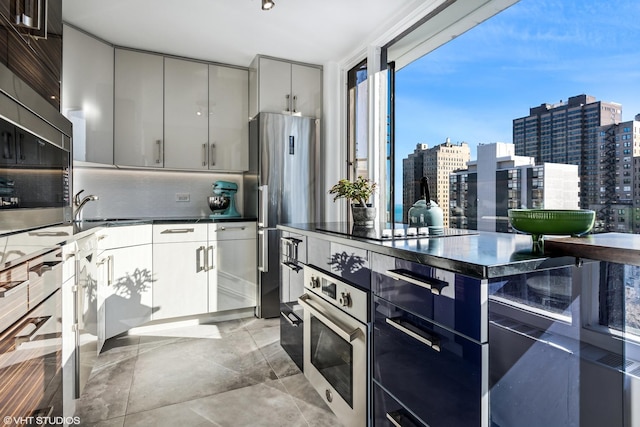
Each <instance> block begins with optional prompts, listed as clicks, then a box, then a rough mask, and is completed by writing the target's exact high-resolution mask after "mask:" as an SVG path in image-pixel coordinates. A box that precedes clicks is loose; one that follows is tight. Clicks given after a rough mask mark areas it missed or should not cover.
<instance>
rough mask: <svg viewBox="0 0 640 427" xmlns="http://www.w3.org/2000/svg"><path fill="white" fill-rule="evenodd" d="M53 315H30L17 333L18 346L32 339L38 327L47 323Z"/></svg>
mask: <svg viewBox="0 0 640 427" xmlns="http://www.w3.org/2000/svg"><path fill="white" fill-rule="evenodd" d="M50 318H51V316H42V317H29V318H28V319H26V320H25V321H24V324H23V325H22V329H20V331H18V333H17V334H16V335H15V345H16V347H17V346H19V345H20V344H22V343H23V342H27V341H31V340H32V339H33V337H34V336H35V334H36V332H38V329H40V328H41V327H42V326H44V324H45V323H47V320H49V319H50Z"/></svg>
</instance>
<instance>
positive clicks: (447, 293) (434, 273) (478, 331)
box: [371, 253, 487, 342]
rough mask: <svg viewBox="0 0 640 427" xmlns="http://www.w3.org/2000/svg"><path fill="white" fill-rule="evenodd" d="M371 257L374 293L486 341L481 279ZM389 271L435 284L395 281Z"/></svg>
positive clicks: (376, 255)
mask: <svg viewBox="0 0 640 427" xmlns="http://www.w3.org/2000/svg"><path fill="white" fill-rule="evenodd" d="M371 258H372V260H371V264H372V273H371V287H372V291H373V293H374V294H376V295H378V296H380V297H382V298H384V299H386V300H387V301H390V302H392V303H394V304H396V305H398V306H400V307H402V308H405V309H406V310H408V311H411V312H413V313H415V314H418V315H420V316H422V317H425V318H427V319H430V320H433V321H434V322H435V323H438V324H440V325H443V326H446V327H447V328H450V329H453V330H455V331H456V332H459V333H461V334H463V335H466V336H468V337H471V338H473V339H475V340H478V341H480V342H486V341H487V337H486V328H483V317H482V313H483V310H486V306H484V307H483V303H484V304H486V288H487V285H486V284H482V282H481V281H480V280H478V279H474V278H471V277H467V276H462V275H460V274H455V273H451V272H447V271H443V270H439V269H435V268H433V267H429V266H426V265H423V264H417V263H413V262H410V261H405V260H402V259H398V258H392V257H388V256H385V255H380V254H376V253H374V254H372V256H371ZM388 271H391V272H392V273H391V274H394V273H393V272H397V274H398V275H400V276H412V277H413V278H414V279H416V280H417V281H429V282H432V289H431V290H429V289H426V288H424V287H421V286H419V285H416V284H414V283H411V282H409V281H406V280H403V279H398V280H396V279H395V278H394V277H390V276H389V273H387V272H388ZM396 277H398V276H396ZM436 277H437V279H436ZM483 294H485V296H483Z"/></svg>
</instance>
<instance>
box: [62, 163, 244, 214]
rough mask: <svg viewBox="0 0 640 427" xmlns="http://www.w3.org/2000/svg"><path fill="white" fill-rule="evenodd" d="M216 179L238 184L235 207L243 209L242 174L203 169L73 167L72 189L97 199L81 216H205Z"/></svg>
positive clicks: (85, 208)
mask: <svg viewBox="0 0 640 427" xmlns="http://www.w3.org/2000/svg"><path fill="white" fill-rule="evenodd" d="M217 180H225V181H232V182H235V183H236V184H238V190H239V191H238V193H237V195H236V207H237V209H238V211H239V212H240V214H243V210H242V175H240V174H220V173H218V174H215V173H204V172H172V171H166V170H159V171H154V170H150V171H146V170H142V171H141V170H128V169H116V168H90V167H74V169H73V191H74V193H77V192H78V191H80V190H82V189H84V190H85V191H84V192H83V193H82V195H81V196H82V197H84V196H87V195H89V194H94V195H96V196H98V197H99V200H96V201H93V202H89V203H88V204H87V205H86V206H85V207H84V208H83V217H84V219H91V218H148V217H156V218H157V217H162V218H171V217H183V218H191V217H206V216H209V215H210V214H211V213H212V212H211V209H209V205H208V204H207V197H208V196H210V195H211V194H212V185H213V183H214V182H215V181H217ZM176 193H189V195H190V201H189V202H176Z"/></svg>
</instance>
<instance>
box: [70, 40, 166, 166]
mask: <svg viewBox="0 0 640 427" xmlns="http://www.w3.org/2000/svg"><path fill="white" fill-rule="evenodd" d="M65 43H66V40H65ZM162 97H163V57H162V56H160V55H154V54H148V53H142V52H135V51H130V50H124V49H116V51H115V123H114V141H115V142H114V164H116V165H122V166H144V167H160V168H161V167H163V166H164V162H163V159H164V155H163V150H164V136H163V98H162Z"/></svg>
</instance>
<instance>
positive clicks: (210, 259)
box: [207, 245, 216, 270]
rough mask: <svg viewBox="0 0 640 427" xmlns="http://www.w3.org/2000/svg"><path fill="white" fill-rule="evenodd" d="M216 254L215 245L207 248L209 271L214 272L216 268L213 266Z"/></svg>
mask: <svg viewBox="0 0 640 427" xmlns="http://www.w3.org/2000/svg"><path fill="white" fill-rule="evenodd" d="M214 255H215V253H214V252H213V245H211V246H209V247H208V248H207V270H213V269H215V268H216V266H215V265H214V264H213V256H214Z"/></svg>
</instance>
